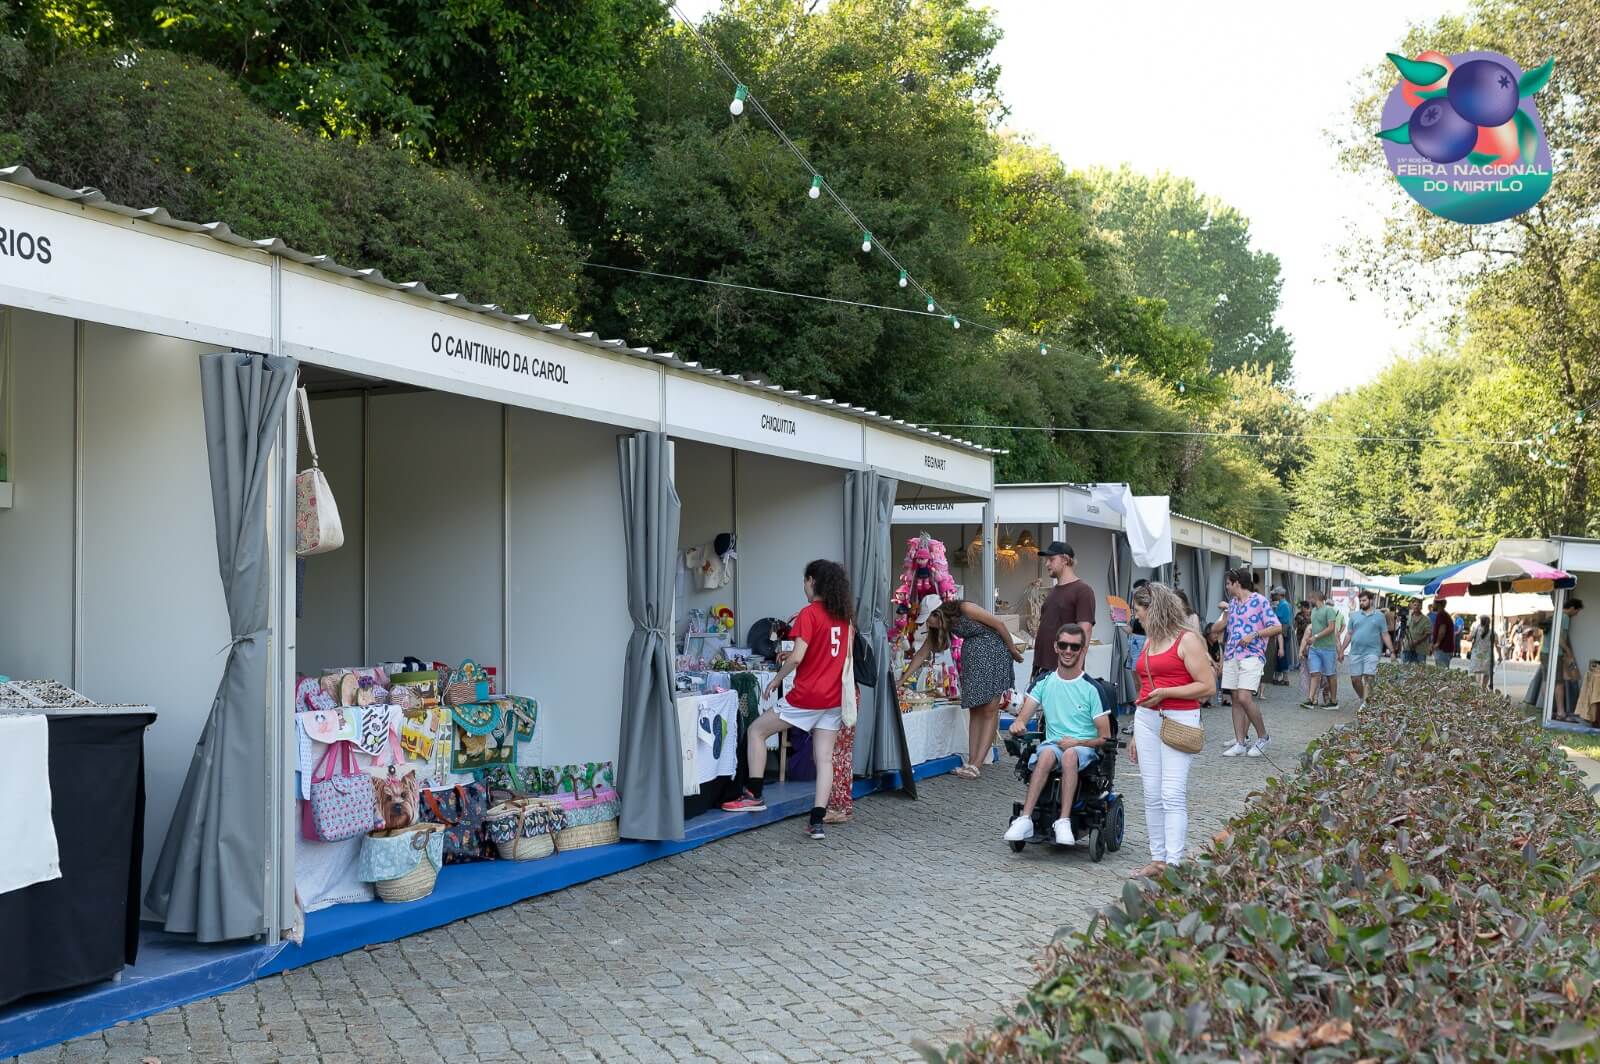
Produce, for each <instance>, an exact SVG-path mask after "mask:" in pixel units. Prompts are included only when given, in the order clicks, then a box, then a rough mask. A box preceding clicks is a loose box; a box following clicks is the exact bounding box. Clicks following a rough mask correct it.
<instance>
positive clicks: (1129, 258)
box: [1086, 167, 1293, 381]
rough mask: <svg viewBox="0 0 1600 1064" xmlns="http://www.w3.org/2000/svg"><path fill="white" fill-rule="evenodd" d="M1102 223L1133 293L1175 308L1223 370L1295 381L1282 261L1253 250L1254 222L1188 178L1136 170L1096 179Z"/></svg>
mask: <svg viewBox="0 0 1600 1064" xmlns="http://www.w3.org/2000/svg"><path fill="white" fill-rule="evenodd" d="M1086 180H1087V182H1088V185H1089V188H1090V192H1091V196H1092V204H1093V211H1094V220H1095V224H1096V225H1097V226H1099V227H1100V228H1101V229H1103V230H1105V231H1106V232H1108V233H1110V234H1112V235H1113V237H1114V239H1115V240H1116V241H1117V242H1118V245H1119V247H1120V249H1121V252H1122V254H1121V256H1120V261H1121V263H1122V265H1123V268H1125V269H1126V270H1127V271H1128V272H1129V283H1130V285H1131V287H1132V290H1133V291H1134V292H1136V293H1138V294H1139V295H1141V296H1145V297H1147V298H1154V299H1161V300H1164V301H1165V302H1166V304H1167V317H1168V319H1169V320H1171V321H1172V322H1173V323H1174V324H1176V325H1181V326H1187V327H1188V328H1191V329H1194V330H1196V331H1198V332H1200V333H1201V334H1202V335H1204V336H1206V337H1207V338H1208V339H1209V340H1210V341H1211V348H1212V349H1211V366H1212V368H1214V369H1216V370H1224V369H1232V368H1235V367H1243V366H1258V367H1259V366H1267V365H1270V366H1271V367H1272V368H1273V374H1274V380H1277V381H1286V380H1288V379H1289V378H1290V376H1291V375H1292V370H1291V360H1292V358H1293V349H1292V346H1291V344H1290V342H1289V337H1288V335H1287V334H1286V333H1285V332H1284V331H1283V329H1282V328H1280V327H1279V326H1277V325H1276V324H1275V323H1274V319H1275V318H1276V316H1277V312H1278V295H1279V290H1280V288H1281V287H1282V281H1281V279H1280V278H1279V275H1278V272H1279V271H1278V259H1277V256H1275V255H1272V254H1269V253H1267V252H1263V251H1254V250H1252V249H1251V247H1250V223H1249V222H1248V221H1247V220H1246V219H1245V217H1244V216H1243V215H1241V214H1240V213H1239V212H1238V211H1237V210H1235V209H1234V208H1232V207H1229V206H1228V205H1227V204H1225V203H1222V202H1221V201H1220V200H1218V199H1216V198H1215V197H1212V196H1205V195H1202V194H1201V193H1200V192H1199V190H1198V189H1196V188H1195V186H1194V182H1193V181H1190V180H1189V179H1188V178H1183V177H1177V176H1174V175H1172V174H1166V173H1162V174H1156V175H1154V176H1149V175H1145V174H1140V173H1137V172H1135V171H1133V170H1130V169H1129V168H1127V167H1123V168H1121V169H1118V170H1106V169H1095V170H1091V171H1089V172H1088V173H1087V175H1086Z"/></svg>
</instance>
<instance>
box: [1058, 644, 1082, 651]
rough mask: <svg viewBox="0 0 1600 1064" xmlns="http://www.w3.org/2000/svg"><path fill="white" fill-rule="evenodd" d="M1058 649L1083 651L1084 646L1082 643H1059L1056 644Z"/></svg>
mask: <svg viewBox="0 0 1600 1064" xmlns="http://www.w3.org/2000/svg"><path fill="white" fill-rule="evenodd" d="M1056 649H1057V650H1082V649H1083V644H1082V643H1057V644H1056Z"/></svg>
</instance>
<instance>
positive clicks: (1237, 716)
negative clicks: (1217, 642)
mask: <svg viewBox="0 0 1600 1064" xmlns="http://www.w3.org/2000/svg"><path fill="white" fill-rule="evenodd" d="M1223 580H1224V586H1225V587H1226V588H1227V592H1228V597H1227V598H1226V599H1225V600H1223V601H1222V602H1221V603H1219V606H1220V607H1221V610H1222V614H1221V616H1219V617H1218V618H1217V619H1216V622H1215V623H1213V624H1212V626H1211V631H1212V634H1213V635H1222V636H1224V637H1225V642H1224V643H1223V648H1222V687H1223V690H1225V691H1228V692H1230V694H1231V695H1232V698H1233V745H1232V746H1230V747H1228V748H1227V749H1226V750H1224V751H1222V756H1223V757H1238V756H1239V755H1240V754H1246V755H1248V756H1250V757H1260V756H1261V751H1262V750H1263V749H1264V748H1265V747H1266V745H1267V744H1268V743H1269V742H1271V741H1272V737H1271V736H1270V735H1268V734H1267V724H1266V721H1265V720H1263V719H1262V716H1261V707H1260V706H1258V705H1256V693H1257V692H1258V691H1259V690H1260V689H1261V674H1262V672H1263V670H1264V669H1265V668H1266V664H1267V647H1268V646H1269V645H1270V644H1271V642H1272V637H1273V636H1275V635H1279V634H1280V633H1282V631H1283V625H1281V624H1279V623H1278V615H1277V614H1276V613H1274V612H1273V610H1272V606H1271V605H1270V604H1269V603H1268V602H1267V600H1266V599H1265V598H1264V597H1262V596H1261V595H1260V594H1258V593H1257V592H1256V589H1255V580H1254V577H1252V576H1251V573H1250V570H1249V569H1244V568H1240V569H1229V570H1228V573H1227V575H1226V576H1225V577H1224V578H1223ZM1252 725H1254V726H1255V729H1256V738H1255V741H1254V742H1252V741H1251V740H1250V728H1251V726H1252Z"/></svg>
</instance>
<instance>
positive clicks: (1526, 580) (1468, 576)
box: [1423, 558, 1577, 686]
mask: <svg viewBox="0 0 1600 1064" xmlns="http://www.w3.org/2000/svg"><path fill="white" fill-rule="evenodd" d="M1576 583H1577V580H1576V579H1574V578H1573V577H1572V576H1570V575H1569V574H1567V573H1565V572H1562V571H1561V570H1560V569H1557V568H1555V567H1554V566H1551V565H1546V564H1545V563H1544V562H1536V561H1533V560H1532V559H1529V558H1480V559H1478V560H1477V561H1475V562H1468V563H1467V564H1466V565H1462V566H1460V567H1458V568H1457V569H1456V570H1455V571H1454V572H1451V573H1447V574H1445V575H1443V576H1440V577H1437V578H1435V579H1434V580H1431V581H1429V582H1428V584H1427V586H1425V587H1424V588H1423V592H1424V593H1425V594H1429V595H1438V596H1440V597H1443V598H1448V597H1449V596H1451V595H1498V594H1500V593H1502V592H1505V591H1518V592H1533V591H1554V590H1555V589H1557V588H1568V587H1572V586H1574V585H1575V584H1576ZM1494 623H1495V617H1494V608H1493V605H1492V604H1491V606H1490V612H1489V630H1490V631H1491V632H1493V631H1494ZM1553 645H1554V641H1553V640H1552V646H1553ZM1489 683H1490V686H1493V684H1494V645H1493V643H1492V642H1491V643H1490V648H1489Z"/></svg>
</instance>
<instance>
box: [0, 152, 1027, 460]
mask: <svg viewBox="0 0 1600 1064" xmlns="http://www.w3.org/2000/svg"><path fill="white" fill-rule="evenodd" d="M0 181H4V182H6V183H8V184H12V185H18V186H20V187H22V188H26V189H29V190H31V191H33V192H40V193H43V194H44V195H46V196H50V197H52V198H54V199H59V200H64V201H66V202H68V203H80V204H83V205H85V206H89V207H94V208H95V209H97V210H103V211H106V212H107V213H109V214H115V215H119V216H121V217H123V218H134V219H138V220H140V221H147V222H153V223H155V224H156V225H160V226H165V227H166V228H168V229H176V230H179V231H180V232H185V233H197V234H200V235H202V236H208V237H210V238H211V239H213V240H216V241H217V242H219V243H222V244H227V245H229V246H231V247H237V248H248V249H250V250H253V251H262V252H265V253H267V254H269V255H278V256H281V257H283V258H286V259H289V260H290V261H291V262H297V263H300V264H302V265H305V266H312V267H315V268H316V269H319V270H326V271H327V272H329V273H331V274H335V275H337V276H339V277H347V278H350V279H352V280H357V281H364V282H366V283H367V284H370V285H373V286H375V287H378V288H387V289H390V290H392V291H396V292H409V293H410V294H412V295H416V296H421V297H422V298H424V299H427V300H430V301H431V302H434V303H443V304H446V305H447V306H452V307H458V308H460V309H462V310H466V311H471V312H472V313H474V314H482V315H484V316H485V317H490V318H495V319H497V320H499V321H503V322H506V323H508V324H511V325H517V326H521V327H523V328H527V329H533V330H535V331H538V332H543V333H550V334H553V335H556V336H561V337H565V338H566V339H568V340H572V341H574V342H576V343H580V344H587V345H588V346H590V347H599V348H604V349H606V350H609V351H617V352H621V353H623V354H626V355H628V356H630V357H633V358H638V359H643V360H645V361H652V362H659V363H664V364H666V365H670V366H672V367H674V368H675V369H681V370H684V371H686V372H689V373H697V374H700V375H702V376H707V377H713V378H716V379H718V380H723V381H727V382H729V383H731V384H738V385H741V386H742V387H745V388H752V389H755V390H758V391H768V392H775V393H777V394H779V395H782V396H783V397H784V398H786V399H790V400H792V401H794V402H798V403H805V404H807V405H809V406H820V407H831V408H833V409H835V410H839V411H843V412H844V413H846V414H849V415H850V416H851V417H854V418H856V419H857V420H860V421H867V422H879V423H881V424H883V425H886V426H888V427H889V428H890V429H891V430H900V431H905V432H911V433H913V434H915V435H918V436H926V437H928V438H929V439H935V440H939V441H941V442H943V443H947V444H950V445H952V446H955V447H959V448H961V449H963V450H967V451H974V452H976V453H978V454H985V455H997V454H1006V453H1008V452H1007V451H1005V450H1003V449H999V448H994V447H984V446H983V445H981V444H977V443H973V442H972V441H971V440H963V439H960V438H958V437H956V436H951V435H949V434H947V433H943V432H935V431H933V430H932V429H925V428H923V427H921V426H920V425H916V424H913V423H912V422H909V421H905V420H904V419H900V418H892V417H888V416H887V415H884V414H880V413H878V412H877V411H876V410H868V409H867V408H866V407H862V406H852V405H851V404H849V403H842V402H838V401H836V400H833V399H822V398H819V397H817V396H815V395H802V394H801V393H800V391H799V390H798V389H794V388H785V387H783V386H782V385H780V384H768V383H766V382H765V381H762V380H759V379H754V378H749V379H747V378H745V377H743V376H741V375H739V374H736V373H723V372H722V371H721V370H717V369H711V368H709V367H706V366H702V365H701V364H700V363H698V362H690V361H688V360H686V359H683V358H680V357H679V356H678V355H677V354H676V353H674V352H671V351H656V350H653V349H651V348H649V347H630V346H629V345H628V344H627V342H626V341H623V340H607V339H603V338H601V337H598V336H596V335H595V334H594V333H592V332H579V331H577V330H575V329H571V328H568V327H567V326H565V325H562V324H560V323H555V324H546V323H544V322H541V321H536V320H534V317H533V315H531V314H509V313H507V312H506V311H504V310H502V309H501V308H500V307H499V306H498V305H496V304H493V303H474V302H472V301H471V300H470V299H467V298H465V297H464V296H462V295H460V294H459V293H454V292H451V293H447V294H440V293H438V292H434V291H432V290H430V289H429V288H428V286H427V285H426V284H425V283H423V282H422V281H391V280H389V279H388V278H387V277H385V276H384V275H383V273H382V272H381V271H379V270H375V269H366V270H357V269H352V268H351V267H349V266H344V265H342V264H340V263H339V262H336V261H335V260H334V259H333V258H332V257H331V256H328V255H311V254H307V253H306V252H304V251H301V250H299V249H298V248H293V247H290V246H289V245H288V244H285V243H284V242H283V241H282V240H279V239H278V238H277V237H269V238H267V239H265V240H251V239H249V238H247V237H242V236H239V235H238V234H237V233H235V232H234V231H233V230H232V229H230V228H228V225H227V223H225V222H208V223H201V222H191V221H187V220H185V219H183V218H174V217H173V216H172V215H171V214H169V213H168V212H167V209H166V208H165V207H144V208H139V207H129V206H127V205H125V204H121V203H113V202H112V201H111V200H108V199H107V198H106V197H105V195H104V194H103V193H101V191H100V190H99V189H95V188H68V187H66V186H65V185H58V184H56V183H55V182H53V181H46V180H44V179H43V178H40V177H36V176H34V174H33V171H31V170H29V169H28V168H27V167H26V166H8V167H4V168H0Z"/></svg>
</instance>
